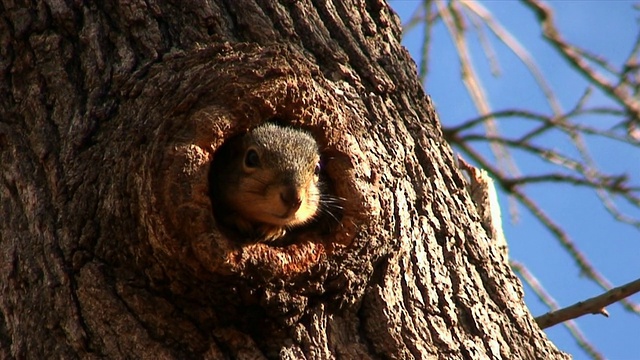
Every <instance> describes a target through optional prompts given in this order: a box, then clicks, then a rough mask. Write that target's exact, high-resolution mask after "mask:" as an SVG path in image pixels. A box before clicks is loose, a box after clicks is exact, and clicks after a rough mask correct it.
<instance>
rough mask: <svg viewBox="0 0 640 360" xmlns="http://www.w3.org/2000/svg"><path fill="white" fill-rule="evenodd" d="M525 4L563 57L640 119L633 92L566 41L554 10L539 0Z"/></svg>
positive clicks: (638, 105) (639, 108) (531, 0)
mask: <svg viewBox="0 0 640 360" xmlns="http://www.w3.org/2000/svg"><path fill="white" fill-rule="evenodd" d="M522 2H523V4H525V5H527V6H528V7H529V8H531V10H533V11H534V12H535V13H536V15H537V16H538V19H539V20H540V22H541V24H542V30H543V34H544V36H545V38H546V39H547V40H549V42H550V43H551V44H552V45H553V46H554V47H555V49H556V50H557V51H558V53H559V54H560V55H562V57H564V58H565V60H567V61H568V62H569V64H570V65H571V66H573V67H574V68H575V69H576V70H577V71H578V72H580V73H581V74H582V75H584V76H585V77H586V78H587V79H588V80H589V81H590V82H591V83H593V84H594V85H596V86H597V87H599V88H600V89H602V91H604V92H605V93H606V94H607V95H609V96H610V97H611V98H612V99H613V100H614V101H616V102H618V103H619V104H621V105H622V106H623V107H624V108H625V109H626V111H627V112H628V113H629V114H630V115H631V116H632V117H633V118H636V119H640V104H639V103H638V100H637V99H635V98H634V97H633V96H631V94H629V93H627V92H626V91H625V90H624V88H623V87H620V86H615V85H613V84H611V83H610V82H609V81H607V79H606V78H605V77H604V76H602V75H601V74H599V73H598V72H596V71H595V70H594V69H592V68H591V67H590V66H589V64H587V62H586V61H585V59H584V58H583V57H582V56H581V52H580V51H578V50H577V48H576V47H575V46H573V45H570V44H569V43H568V42H566V41H565V40H564V39H563V38H562V36H561V35H560V33H559V32H558V29H557V28H556V26H555V24H554V23H553V12H552V11H551V10H550V9H549V8H548V7H547V6H546V5H544V4H543V3H542V2H540V1H538V0H522Z"/></svg>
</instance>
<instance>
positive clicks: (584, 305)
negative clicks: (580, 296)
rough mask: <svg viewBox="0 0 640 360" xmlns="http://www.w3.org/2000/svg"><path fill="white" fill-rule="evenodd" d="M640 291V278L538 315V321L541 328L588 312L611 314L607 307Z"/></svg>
mask: <svg viewBox="0 0 640 360" xmlns="http://www.w3.org/2000/svg"><path fill="white" fill-rule="evenodd" d="M637 292H640V279H637V280H635V281H632V282H630V283H627V284H625V285H622V286H619V287H617V288H614V289H611V290H609V291H607V292H605V293H604V294H602V295H599V296H596V297H593V298H591V299H588V300H585V301H580V302H578V303H575V304H573V305H571V306H569V307H566V308H564V309H561V310H556V311H550V312H548V313H546V314H544V315H541V316H538V317H537V318H536V322H537V323H538V325H539V326H540V328H541V329H546V328H548V327H551V326H554V325H556V324H559V323H561V322H565V321H567V320H571V319H575V318H578V317H580V316H583V315H586V314H602V315H604V316H607V317H608V316H609V314H608V313H607V312H606V310H605V307H607V306H609V305H611V304H613V303H615V302H618V301H620V300H622V299H624V298H626V297H628V296H631V295H633V294H635V293H637Z"/></svg>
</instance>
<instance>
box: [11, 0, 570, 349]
mask: <svg viewBox="0 0 640 360" xmlns="http://www.w3.org/2000/svg"><path fill="white" fill-rule="evenodd" d="M1 3H2V5H1V10H0V104H1V105H0V121H1V122H0V171H1V177H0V179H1V182H0V200H1V202H0V204H1V208H0V254H1V256H2V259H1V260H0V266H1V267H2V268H1V270H0V288H1V295H0V354H1V356H0V358H2V359H11V358H17V359H26V358H29V359H40V358H64V359H72V358H83V359H84V358H111V359H121V358H130V359H133V358H150V359H155V358H161V359H169V358H175V359H182V358H205V359H227V358H239V359H249V358H251V359H253V358H255V359H258V358H285V359H330V358H340V359H358V358H365V359H366V358H389V359H412V358H415V359H427V358H443V359H444V358H446V359H455V358H464V359H469V358H504V359H554V358H556V359H559V358H565V357H566V356H565V355H564V354H563V353H561V352H559V351H558V350H557V349H556V348H555V347H554V346H553V344H551V343H550V342H549V341H548V340H547V338H546V336H545V335H544V333H543V332H542V331H540V329H539V328H538V327H537V326H536V324H535V322H534V320H533V318H532V317H531V315H530V314H529V312H528V310H527V309H526V307H525V306H524V303H523V300H522V297H523V294H522V288H521V286H520V284H519V282H518V280H517V278H516V277H515V276H514V275H513V273H512V272H511V270H510V269H509V266H508V264H507V263H506V262H505V261H504V260H503V258H502V255H501V253H500V251H499V250H498V249H497V247H496V246H494V244H493V242H492V241H491V239H490V238H489V237H488V236H487V232H486V231H485V230H484V229H483V228H482V225H481V222H480V219H479V217H478V215H477V212H476V210H475V208H474V207H473V205H472V203H471V201H470V198H469V195H468V192H467V191H466V190H465V180H464V179H463V177H461V175H460V171H459V170H458V168H457V166H456V162H455V161H454V158H453V156H452V152H451V149H450V147H449V146H448V145H447V144H446V143H445V142H444V141H443V139H442V134H441V132H440V126H439V124H438V120H437V117H436V115H435V113H434V110H433V107H432V105H431V103H430V102H429V100H428V98H426V97H425V95H424V93H423V91H422V89H421V86H420V83H419V81H418V78H417V76H416V71H415V66H414V64H413V62H412V61H411V60H410V57H409V55H408V54H407V52H406V50H405V49H404V48H402V46H401V45H400V32H401V30H400V26H399V21H398V18H397V16H396V15H395V14H394V13H393V12H392V11H391V10H390V9H389V8H388V7H387V5H386V4H385V3H384V2H382V1H375V0H370V1H357V0H333V1H328V2H324V1H316V2H306V1H302V2H298V1H282V0H281V1H276V0H233V1H230V0H210V1H200V0H193V1H188V2H180V1H167V2H163V1H159V2H153V1H151V2H150V1H140V0H123V1H106V2H99V1H98V2H95V3H94V2H91V3H89V2H87V3H85V4H81V3H80V2H70V1H50V0H48V1H38V2H34V4H35V5H31V6H30V7H28V6H23V5H17V4H16V2H14V1H8V0H1ZM269 120H277V121H278V122H280V123H284V124H287V125H290V126H293V127H301V128H304V129H307V130H308V131H309V132H311V133H312V134H313V135H314V137H315V138H316V139H317V141H318V142H319V143H320V145H321V147H322V156H323V158H324V159H325V161H326V166H325V172H326V176H327V177H328V179H329V180H328V182H329V183H330V184H331V185H332V186H330V187H329V190H327V191H331V192H333V193H334V195H335V196H339V197H342V198H344V199H345V200H344V202H343V204H342V207H343V209H342V210H341V211H338V210H336V213H335V214H333V215H334V216H336V218H337V220H335V221H333V222H332V223H331V222H330V224H329V225H326V226H325V225H323V226H322V227H321V226H320V225H317V224H316V225H311V226H309V227H307V228H304V229H303V230H301V231H299V232H298V233H296V234H295V238H294V240H293V241H292V242H291V243H289V244H288V245H280V246H275V245H270V244H264V243H257V244H256V243H249V242H243V241H238V239H235V238H233V237H231V236H226V235H224V232H221V231H220V229H219V227H218V225H217V223H216V220H215V217H214V215H213V212H212V205H211V199H212V197H214V198H215V196H216V194H215V193H214V194H210V192H209V189H210V186H209V173H210V165H211V163H212V161H213V158H214V155H215V153H216V150H217V149H218V148H219V147H220V146H221V145H222V144H223V143H224V142H225V141H226V140H228V139H229V138H231V137H233V136H236V135H238V134H241V133H243V132H244V131H246V130H247V129H249V128H252V127H254V126H256V125H258V124H260V123H262V122H265V121H269Z"/></svg>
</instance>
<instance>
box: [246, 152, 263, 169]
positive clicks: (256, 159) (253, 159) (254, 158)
mask: <svg viewBox="0 0 640 360" xmlns="http://www.w3.org/2000/svg"><path fill="white" fill-rule="evenodd" d="M244 165H245V166H246V167H250V168H255V167H258V166H260V156H258V152H257V151H255V150H254V149H249V150H248V151H247V153H246V154H245V156H244Z"/></svg>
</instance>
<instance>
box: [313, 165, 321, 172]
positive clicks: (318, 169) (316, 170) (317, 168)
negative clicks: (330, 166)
mask: <svg viewBox="0 0 640 360" xmlns="http://www.w3.org/2000/svg"><path fill="white" fill-rule="evenodd" d="M313 173H314V174H315V175H320V163H317V164H316V167H315V169H313Z"/></svg>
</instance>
